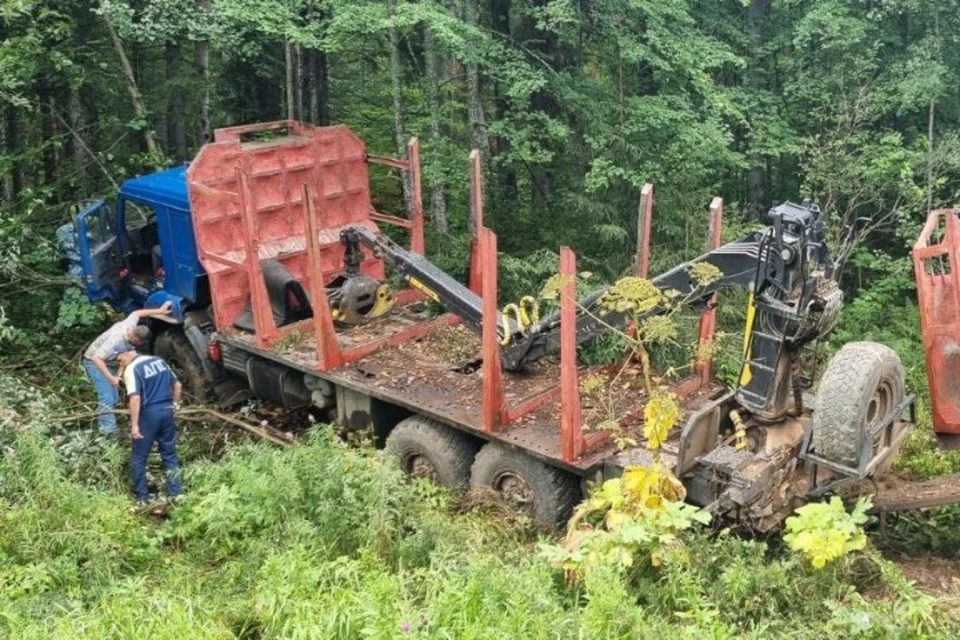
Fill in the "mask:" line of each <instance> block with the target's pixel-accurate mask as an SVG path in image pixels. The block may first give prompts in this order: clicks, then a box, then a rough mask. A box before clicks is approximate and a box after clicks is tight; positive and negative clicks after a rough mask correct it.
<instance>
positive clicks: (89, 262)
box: [75, 166, 224, 398]
mask: <svg viewBox="0 0 960 640" xmlns="http://www.w3.org/2000/svg"><path fill="white" fill-rule="evenodd" d="M186 172H187V167H186V166H180V167H175V168H173V169H166V170H164V171H157V172H156V173H151V174H147V175H145V176H140V177H137V178H131V179H129V180H126V181H125V182H124V183H123V184H122V185H121V186H120V190H119V192H118V193H117V198H116V202H115V203H114V204H113V206H111V205H110V204H109V203H108V201H106V200H98V201H96V202H94V203H93V204H91V205H90V206H88V207H86V208H85V209H84V210H83V211H81V212H80V213H79V214H78V215H77V216H76V218H75V225H76V247H77V253H78V254H79V258H80V266H81V268H82V271H83V287H84V289H85V291H86V294H87V297H88V298H89V299H90V301H91V302H106V303H107V304H109V305H110V306H112V307H113V308H114V309H116V310H117V311H120V312H123V313H130V312H131V311H133V310H135V309H141V308H153V307H159V306H161V305H162V304H163V303H165V302H167V301H169V302H171V303H172V305H173V309H172V312H171V314H170V315H171V316H172V317H173V318H174V319H175V320H176V324H173V325H170V324H167V323H164V322H159V321H157V322H155V323H154V329H155V333H156V334H157V337H156V339H155V341H154V343H153V344H152V345H151V347H152V350H153V352H154V353H156V354H157V355H159V356H161V357H163V358H164V359H166V360H168V361H169V362H170V363H171V364H173V365H174V366H175V368H176V370H177V372H178V375H180V377H181V380H182V381H183V382H184V383H185V386H186V390H187V392H188V394H190V395H192V396H193V397H195V398H201V397H206V396H208V395H209V394H210V393H211V392H213V391H214V390H215V389H214V385H215V384H216V383H217V381H218V380H222V379H223V377H224V373H223V370H222V367H220V366H219V363H217V362H216V361H215V360H214V359H211V358H210V351H211V350H210V347H211V344H212V343H211V336H212V333H213V323H212V321H211V319H210V317H209V315H208V312H207V310H208V308H209V305H210V288H209V284H208V279H207V276H206V273H205V272H204V270H203V267H202V266H201V264H200V260H199V257H198V255H197V243H196V240H195V236H194V232H193V222H192V220H191V217H190V216H191V212H190V200H189V198H188V196H187V177H186ZM215 351H216V350H214V352H215ZM217 393H218V395H219V392H217Z"/></svg>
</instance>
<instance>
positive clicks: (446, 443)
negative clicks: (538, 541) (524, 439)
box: [386, 415, 580, 527]
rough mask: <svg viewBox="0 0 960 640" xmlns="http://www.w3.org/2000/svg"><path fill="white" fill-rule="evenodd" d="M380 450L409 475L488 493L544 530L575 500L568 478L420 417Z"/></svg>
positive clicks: (575, 485)
mask: <svg viewBox="0 0 960 640" xmlns="http://www.w3.org/2000/svg"><path fill="white" fill-rule="evenodd" d="M386 451H387V453H388V454H390V455H392V456H393V457H395V458H397V460H399V462H400V467H401V468H402V469H403V471H404V472H406V473H407V474H409V475H411V476H414V477H424V478H429V479H431V480H433V481H435V482H437V483H438V484H441V485H443V486H445V487H450V488H452V489H460V488H466V487H468V486H469V487H470V488H473V489H484V488H486V489H492V490H493V491H494V492H496V493H497V494H498V495H499V496H500V497H501V498H502V499H503V500H504V501H506V502H507V503H508V504H510V505H511V506H513V507H514V508H516V509H517V510H518V511H520V512H521V513H523V514H524V515H526V516H528V517H529V518H531V519H532V520H533V521H534V522H536V523H537V524H541V525H544V526H548V527H559V526H562V525H563V524H564V523H565V522H566V521H567V519H568V518H569V517H570V514H571V512H572V511H573V507H574V506H575V505H576V504H577V502H578V501H579V500H580V485H579V481H578V480H577V478H576V477H575V476H574V475H572V474H570V473H567V472H565V471H562V470H560V469H557V468H555V467H552V466H550V465H548V464H546V463H545V462H542V461H540V460H537V459H536V458H533V457H531V456H529V455H526V454H524V453H523V452H521V451H518V450H516V449H512V448H510V447H508V446H506V445H503V444H500V443H497V442H488V443H486V444H484V445H483V446H480V443H479V442H478V441H477V440H476V439H475V438H472V437H470V436H468V435H466V434H464V433H461V432H459V431H457V430H455V429H452V428H450V427H448V426H446V425H444V424H442V423H440V422H438V421H436V420H432V419H430V418H427V417H424V416H419V415H415V416H411V417H409V418H407V419H405V420H403V421H402V422H400V423H399V424H398V425H397V426H396V427H394V429H393V431H391V432H390V435H389V436H388V437H387V442H386Z"/></svg>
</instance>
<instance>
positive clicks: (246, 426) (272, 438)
mask: <svg viewBox="0 0 960 640" xmlns="http://www.w3.org/2000/svg"><path fill="white" fill-rule="evenodd" d="M187 413H198V414H207V415H210V416H213V417H214V418H216V419H217V420H221V421H223V422H226V423H228V424H232V425H234V426H237V427H240V428H241V429H243V430H245V431H248V432H250V433H252V434H254V435H257V436H260V437H261V438H263V439H264V440H268V441H269V442H272V443H274V444H276V445H280V446H281V447H285V446H287V445H288V444H290V443H291V442H292V441H291V440H288V439H286V438H285V437H283V436H279V435H274V434H273V433H271V431H273V430H272V429H269V428H264V427H259V426H254V425H252V424H250V423H248V422H244V421H243V420H239V419H237V418H234V417H233V416H230V415H227V414H225V413H221V412H219V411H216V410H214V409H184V410H183V411H180V412H179V413H178V414H177V415H178V416H183V415H184V414H187ZM188 419H191V418H188ZM192 419H194V420H196V419H198V418H192ZM277 433H282V432H277Z"/></svg>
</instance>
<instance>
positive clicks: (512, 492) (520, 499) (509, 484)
mask: <svg viewBox="0 0 960 640" xmlns="http://www.w3.org/2000/svg"><path fill="white" fill-rule="evenodd" d="M494 486H495V487H496V489H497V492H498V493H499V494H500V495H501V496H502V497H503V499H504V500H506V501H507V502H508V503H509V504H511V505H512V506H513V507H515V508H516V509H518V510H519V511H521V512H523V513H524V514H526V515H528V516H533V513H534V508H535V504H534V493H533V489H531V488H530V485H529V484H527V481H526V480H524V479H523V478H521V477H520V476H518V475H517V474H515V473H511V472H506V473H503V474H501V475H500V477H499V478H498V479H497V481H496V483H495V484H494Z"/></svg>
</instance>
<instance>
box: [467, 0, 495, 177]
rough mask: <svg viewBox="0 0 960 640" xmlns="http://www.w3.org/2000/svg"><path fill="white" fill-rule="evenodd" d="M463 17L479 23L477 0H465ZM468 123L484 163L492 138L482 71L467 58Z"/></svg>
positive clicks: (472, 22) (472, 144)
mask: <svg viewBox="0 0 960 640" xmlns="http://www.w3.org/2000/svg"><path fill="white" fill-rule="evenodd" d="M463 19H464V22H466V23H467V24H468V25H471V26H473V27H476V26H478V25H477V0H464V3H463ZM466 67H467V124H468V127H469V129H470V146H471V147H473V148H474V149H479V150H480V158H481V160H483V161H484V163H485V162H486V161H487V160H488V159H489V158H490V140H489V138H488V137H487V123H486V122H485V121H484V117H483V102H482V101H481V96H480V72H479V71H478V69H477V63H476V62H474V61H472V60H469V59H468V60H467V64H466Z"/></svg>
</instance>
